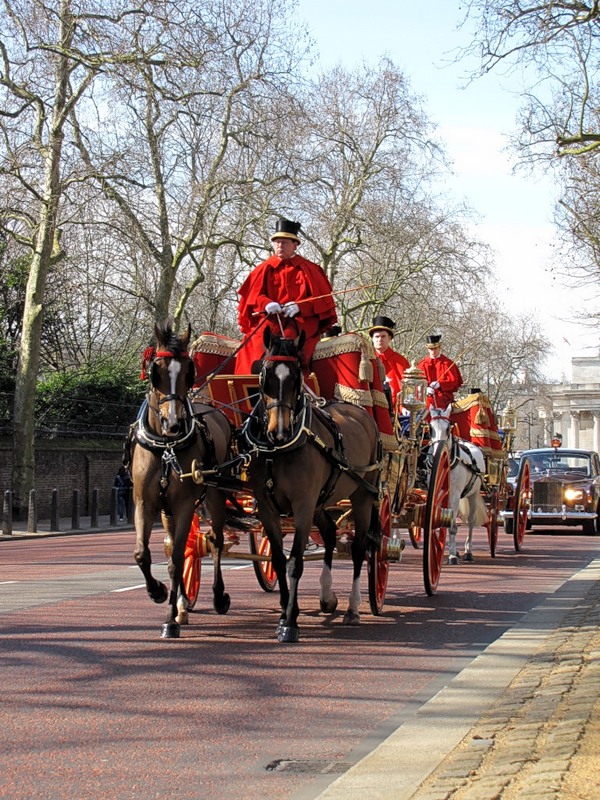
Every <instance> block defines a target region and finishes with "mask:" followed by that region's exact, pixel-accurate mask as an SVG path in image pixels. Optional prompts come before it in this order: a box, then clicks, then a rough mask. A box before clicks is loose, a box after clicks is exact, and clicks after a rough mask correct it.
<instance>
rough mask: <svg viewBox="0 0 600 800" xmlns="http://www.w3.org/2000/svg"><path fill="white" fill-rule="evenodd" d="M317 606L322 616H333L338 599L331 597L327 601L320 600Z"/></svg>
mask: <svg viewBox="0 0 600 800" xmlns="http://www.w3.org/2000/svg"><path fill="white" fill-rule="evenodd" d="M319 605H320V607H321V613H322V614H333V612H334V611H335V610H336V608H337V606H338V599H337V597H336V596H335V595H333V597H331V598H330V599H329V600H320V601H319Z"/></svg>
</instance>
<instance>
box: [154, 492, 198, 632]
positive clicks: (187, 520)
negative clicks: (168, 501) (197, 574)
mask: <svg viewBox="0 0 600 800" xmlns="http://www.w3.org/2000/svg"><path fill="white" fill-rule="evenodd" d="M175 501H176V502H175ZM173 507H176V508H177V517H176V518H175V519H174V523H175V531H174V536H173V551H172V553H171V558H170V559H169V565H168V570H169V577H170V579H171V583H170V587H169V606H168V611H167V616H166V619H165V621H164V623H163V626H162V631H161V634H160V635H161V638H162V639H178V638H179V636H180V633H181V622H183V624H185V623H186V622H187V621H188V617H187V597H186V596H185V590H184V586H183V561H184V558H185V546H186V544H187V540H188V536H189V532H190V526H191V524H192V517H193V515H194V501H193V499H192V498H175V499H174V501H173ZM182 610H184V611H185V613H182ZM180 619H181V622H180Z"/></svg>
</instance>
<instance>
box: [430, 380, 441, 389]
mask: <svg viewBox="0 0 600 800" xmlns="http://www.w3.org/2000/svg"><path fill="white" fill-rule="evenodd" d="M429 385H430V386H431V388H432V389H439V388H440V384H439V382H438V381H433V383H430V384H429Z"/></svg>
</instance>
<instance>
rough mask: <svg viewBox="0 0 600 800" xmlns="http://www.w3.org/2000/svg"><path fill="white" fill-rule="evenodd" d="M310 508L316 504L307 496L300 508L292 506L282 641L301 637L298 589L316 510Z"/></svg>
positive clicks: (296, 639) (279, 631)
mask: <svg viewBox="0 0 600 800" xmlns="http://www.w3.org/2000/svg"><path fill="white" fill-rule="evenodd" d="M309 508H312V509H314V504H313V505H312V506H311V504H310V503H309V502H307V500H306V498H304V503H303V505H302V506H301V507H300V508H298V507H295V506H293V507H292V511H293V514H294V525H295V531H294V542H293V544H292V550H291V553H290V556H289V558H288V562H287V577H288V580H289V594H288V598H287V604H286V605H285V606H284V605H283V603H282V611H283V616H282V619H281V620H280V624H279V629H278V632H277V639H278V640H279V641H280V642H292V643H295V642H297V641H298V639H299V638H300V628H299V626H298V616H299V614H300V607H299V605H298V589H299V586H300V579H301V578H302V573H303V572H304V551H305V550H306V545H307V542H308V536H309V533H310V529H311V526H312V522H313V517H314V511H312V512H309V511H308V509H309Z"/></svg>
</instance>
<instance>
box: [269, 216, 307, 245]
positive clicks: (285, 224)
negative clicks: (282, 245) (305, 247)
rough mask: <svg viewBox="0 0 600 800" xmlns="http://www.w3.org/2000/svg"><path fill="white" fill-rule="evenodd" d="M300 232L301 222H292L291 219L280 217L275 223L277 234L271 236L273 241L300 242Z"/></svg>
mask: <svg viewBox="0 0 600 800" xmlns="http://www.w3.org/2000/svg"><path fill="white" fill-rule="evenodd" d="M299 230H300V223H299V222H292V221H291V220H289V219H284V218H283V217H280V218H279V219H278V220H277V222H276V223H275V233H274V234H273V236H271V241H273V239H293V240H294V241H295V242H300V237H299V236H298V232H299Z"/></svg>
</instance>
